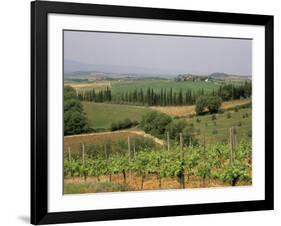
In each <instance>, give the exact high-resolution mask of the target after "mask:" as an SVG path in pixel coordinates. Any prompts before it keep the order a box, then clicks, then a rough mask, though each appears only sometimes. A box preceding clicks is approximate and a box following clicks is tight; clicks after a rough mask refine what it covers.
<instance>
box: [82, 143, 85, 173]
mask: <svg viewBox="0 0 281 226" xmlns="http://www.w3.org/2000/svg"><path fill="white" fill-rule="evenodd" d="M82 165H83V168H85V145H84V144H82Z"/></svg>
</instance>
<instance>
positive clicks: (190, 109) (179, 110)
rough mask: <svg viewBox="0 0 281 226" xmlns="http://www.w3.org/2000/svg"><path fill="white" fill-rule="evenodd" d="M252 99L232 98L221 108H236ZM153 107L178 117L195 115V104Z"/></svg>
mask: <svg viewBox="0 0 281 226" xmlns="http://www.w3.org/2000/svg"><path fill="white" fill-rule="evenodd" d="M250 102H251V100H250V99H245V100H232V101H226V102H223V103H222V106H221V108H222V109H223V110H228V109H231V108H234V107H236V106H241V105H245V104H248V103H250ZM150 108H151V109H154V110H157V111H160V112H162V113H165V114H167V115H171V116H174V117H175V116H177V117H186V116H191V115H195V114H196V113H195V105H192V106H167V107H150Z"/></svg>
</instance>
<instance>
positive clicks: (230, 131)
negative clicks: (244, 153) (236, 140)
mask: <svg viewBox="0 0 281 226" xmlns="http://www.w3.org/2000/svg"><path fill="white" fill-rule="evenodd" d="M229 142H230V164H231V165H232V163H233V128H232V127H231V128H230V129H229Z"/></svg>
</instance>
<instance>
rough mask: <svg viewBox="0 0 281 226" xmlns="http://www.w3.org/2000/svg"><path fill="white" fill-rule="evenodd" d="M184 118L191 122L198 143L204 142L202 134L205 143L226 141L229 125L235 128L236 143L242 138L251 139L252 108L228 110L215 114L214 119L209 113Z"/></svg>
mask: <svg viewBox="0 0 281 226" xmlns="http://www.w3.org/2000/svg"><path fill="white" fill-rule="evenodd" d="M228 117H229V118H228ZM186 120H187V121H188V122H189V123H193V125H194V128H195V137H196V138H197V139H199V141H200V143H203V142H204V136H205V142H206V143H207V144H210V143H217V142H223V143H228V142H229V129H230V128H231V127H235V128H236V131H237V142H238V143H239V142H240V141H241V140H242V139H244V140H247V141H249V142H250V141H251V139H252V108H245V109H240V110H239V111H238V112H235V111H234V110H229V111H226V112H224V113H222V114H216V119H213V118H212V116H211V115H205V116H198V117H193V118H190V119H186Z"/></svg>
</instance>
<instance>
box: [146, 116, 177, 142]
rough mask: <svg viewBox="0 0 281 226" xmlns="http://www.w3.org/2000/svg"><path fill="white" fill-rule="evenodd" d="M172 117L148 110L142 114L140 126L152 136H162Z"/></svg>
mask: <svg viewBox="0 0 281 226" xmlns="http://www.w3.org/2000/svg"><path fill="white" fill-rule="evenodd" d="M171 121H172V118H171V117H170V116H168V115H166V114H163V113H160V112H156V111H153V112H148V113H146V114H145V115H143V117H142V120H141V122H140V127H141V128H142V129H143V130H144V131H145V132H146V133H150V134H152V135H154V136H158V137H162V136H163V135H164V133H165V131H166V127H167V125H168V124H169V123H170V122H171Z"/></svg>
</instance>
